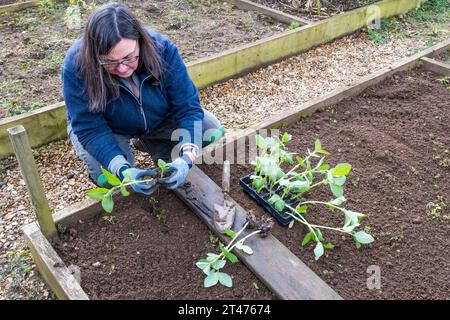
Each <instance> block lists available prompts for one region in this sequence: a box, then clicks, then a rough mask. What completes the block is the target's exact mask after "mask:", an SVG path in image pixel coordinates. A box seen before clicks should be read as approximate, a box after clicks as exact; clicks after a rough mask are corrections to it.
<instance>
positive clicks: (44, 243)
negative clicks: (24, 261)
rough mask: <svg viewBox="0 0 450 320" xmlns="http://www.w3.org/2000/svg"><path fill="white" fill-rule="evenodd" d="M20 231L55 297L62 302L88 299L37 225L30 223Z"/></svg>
mask: <svg viewBox="0 0 450 320" xmlns="http://www.w3.org/2000/svg"><path fill="white" fill-rule="evenodd" d="M22 230H23V232H24V235H25V239H26V241H27V244H28V247H29V248H30V250H31V253H32V255H33V260H34V262H35V263H36V266H37V267H38V269H39V273H40V274H41V275H42V277H43V278H44V280H45V281H46V283H47V284H48V285H49V286H50V288H51V289H52V290H53V292H54V293H55V294H56V296H57V297H58V298H59V299H64V300H66V299H69V300H87V299H89V298H88V296H87V295H86V293H85V292H84V291H83V289H82V288H81V286H80V284H79V283H78V281H77V279H76V278H75V277H74V275H73V274H72V273H71V271H70V270H69V269H68V268H67V267H66V266H65V264H64V262H63V261H62V260H61V258H60V257H59V256H58V254H57V253H56V251H55V250H54V249H53V247H52V245H51V244H50V242H49V241H48V240H47V239H46V238H45V237H44V235H43V234H42V232H41V230H40V229H39V226H38V225H37V223H36V222H32V223H30V224H28V225H26V226H24V227H23V229H22Z"/></svg>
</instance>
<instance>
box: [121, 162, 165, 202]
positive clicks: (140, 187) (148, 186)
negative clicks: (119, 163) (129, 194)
mask: <svg viewBox="0 0 450 320" xmlns="http://www.w3.org/2000/svg"><path fill="white" fill-rule="evenodd" d="M120 175H122V176H123V177H124V179H125V178H127V179H129V180H132V181H139V180H146V179H149V178H150V177H151V178H153V180H152V181H149V182H142V183H135V184H131V185H130V186H131V188H132V189H133V190H134V192H139V193H142V194H145V195H146V196H149V195H151V194H152V193H153V192H155V190H156V189H157V181H158V180H157V179H156V177H157V175H158V173H157V172H156V171H155V170H151V169H138V168H128V169H125V170H123V171H121V172H120ZM146 177H147V178H146ZM120 178H121V177H120Z"/></svg>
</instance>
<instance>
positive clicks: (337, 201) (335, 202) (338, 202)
mask: <svg viewBox="0 0 450 320" xmlns="http://www.w3.org/2000/svg"><path fill="white" fill-rule="evenodd" d="M345 201H347V199H345V197H344V196H342V197H338V198H336V199H334V200H333V201H331V202H330V203H331V204H333V205H335V206H340V205H342V204H343V203H344V202H345Z"/></svg>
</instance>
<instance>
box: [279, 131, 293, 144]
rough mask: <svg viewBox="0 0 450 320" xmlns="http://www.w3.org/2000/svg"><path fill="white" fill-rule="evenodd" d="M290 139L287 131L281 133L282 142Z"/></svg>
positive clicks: (290, 136)
mask: <svg viewBox="0 0 450 320" xmlns="http://www.w3.org/2000/svg"><path fill="white" fill-rule="evenodd" d="M291 139H292V135H290V134H288V133H287V132H285V133H284V134H283V136H282V137H281V141H282V142H283V143H286V142H289V141H291Z"/></svg>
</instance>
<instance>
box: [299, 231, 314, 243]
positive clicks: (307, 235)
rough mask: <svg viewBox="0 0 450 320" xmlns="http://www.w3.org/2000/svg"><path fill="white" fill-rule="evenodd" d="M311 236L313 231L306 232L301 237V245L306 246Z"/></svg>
mask: <svg viewBox="0 0 450 320" xmlns="http://www.w3.org/2000/svg"><path fill="white" fill-rule="evenodd" d="M312 237H313V233H312V232H311V231H310V232H308V233H307V234H306V236H305V237H304V238H303V241H302V247H304V246H306V245H307V244H308V243H309V242H310V241H311V240H312Z"/></svg>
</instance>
